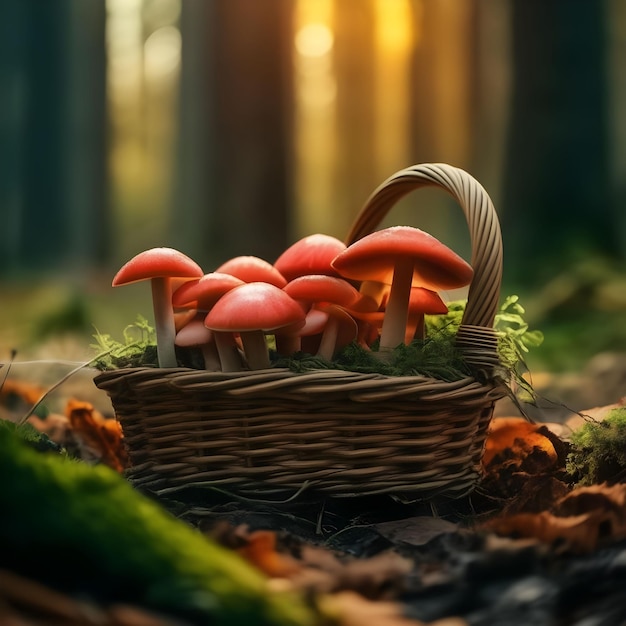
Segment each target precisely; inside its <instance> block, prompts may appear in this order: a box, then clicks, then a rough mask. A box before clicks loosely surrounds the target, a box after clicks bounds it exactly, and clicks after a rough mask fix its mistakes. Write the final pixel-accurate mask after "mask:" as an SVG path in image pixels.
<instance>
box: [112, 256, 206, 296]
mask: <svg viewBox="0 0 626 626" xmlns="http://www.w3.org/2000/svg"><path fill="white" fill-rule="evenodd" d="M202 274H204V272H203V271H202V268H201V267H200V266H199V265H198V264H197V263H196V262H195V261H194V260H192V259H190V258H189V257H188V256H187V255H185V254H183V253H182V252H179V251H178V250H175V249H174V248H150V249H148V250H144V251H143V252H140V253H139V254H137V255H135V256H134V257H133V258H132V259H130V260H129V261H127V262H126V263H125V264H124V265H123V266H122V267H121V268H120V269H119V270H118V272H117V274H116V275H115V276H114V277H113V282H112V286H113V287H118V286H119V285H128V284H130V283H136V282H139V281H141V280H149V279H152V278H161V277H162V278H165V277H170V278H187V277H188V278H197V277H199V276H202Z"/></svg>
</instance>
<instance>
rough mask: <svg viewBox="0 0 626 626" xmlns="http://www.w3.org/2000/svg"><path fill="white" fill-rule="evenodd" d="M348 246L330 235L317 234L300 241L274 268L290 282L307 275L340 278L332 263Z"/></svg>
mask: <svg viewBox="0 0 626 626" xmlns="http://www.w3.org/2000/svg"><path fill="white" fill-rule="evenodd" d="M345 249H346V244H345V243H344V242H343V241H341V240H339V239H337V238H335V237H331V236H330V235H323V234H321V233H316V234H314V235H309V236H308V237H303V238H302V239H299V240H298V241H296V242H295V243H294V244H292V245H291V246H289V248H287V249H286V250H285V251H284V252H283V253H282V254H281V255H280V256H279V257H278V258H277V259H276V261H274V267H275V268H276V269H277V270H278V271H279V272H280V273H281V274H282V275H283V276H284V277H285V278H286V279H287V280H288V281H291V280H293V279H294V278H298V276H305V275H307V274H325V275H326V276H339V274H338V273H337V271H336V270H335V269H334V268H333V267H332V266H331V261H332V260H333V259H334V258H335V257H336V256H337V255H338V254H339V253H340V252H343V251H344V250H345Z"/></svg>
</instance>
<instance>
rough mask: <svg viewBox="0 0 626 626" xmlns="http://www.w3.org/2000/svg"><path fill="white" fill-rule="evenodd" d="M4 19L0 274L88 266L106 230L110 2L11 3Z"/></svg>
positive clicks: (98, 254) (0, 47) (0, 32)
mask: <svg viewBox="0 0 626 626" xmlns="http://www.w3.org/2000/svg"><path fill="white" fill-rule="evenodd" d="M0 23H1V24H2V25H1V26H0V67H1V75H2V85H3V90H5V91H4V93H3V98H2V99H1V100H2V104H1V105H0V106H1V109H0V110H1V112H2V141H1V142H0V145H2V148H1V149H0V202H1V203H2V206H3V221H4V224H5V225H6V229H4V228H3V234H2V244H3V245H2V248H1V250H2V252H1V253H0V254H1V261H0V266H1V270H0V271H2V272H4V273H9V272H11V271H20V270H34V271H46V272H47V271H50V270H61V269H63V270H67V269H68V268H74V269H80V268H85V267H86V266H88V265H90V264H93V263H96V262H98V261H100V260H102V257H103V255H104V253H105V247H106V233H107V229H106V200H105V199H106V194H105V154H104V136H105V102H104V97H105V96H104V94H105V90H104V81H105V73H104V67H105V53H104V26H105V5H104V0H100V1H94V2H89V3H83V2H82V1H81V0H59V1H57V2H54V3H50V2H39V1H37V0H10V1H9V2H5V3H4V5H3V8H2V19H1V20H0Z"/></svg>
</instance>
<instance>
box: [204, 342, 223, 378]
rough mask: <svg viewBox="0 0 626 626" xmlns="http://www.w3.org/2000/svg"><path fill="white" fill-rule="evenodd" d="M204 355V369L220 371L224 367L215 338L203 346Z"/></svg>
mask: <svg viewBox="0 0 626 626" xmlns="http://www.w3.org/2000/svg"><path fill="white" fill-rule="evenodd" d="M201 350H202V357H203V359H204V369H205V370H207V371H209V372H219V371H220V370H221V369H222V362H221V361H220V357H219V353H218V351H217V345H216V343H215V339H214V340H213V341H212V342H211V343H206V344H204V345H203V346H201Z"/></svg>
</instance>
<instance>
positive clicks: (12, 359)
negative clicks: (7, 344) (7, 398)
mask: <svg viewBox="0 0 626 626" xmlns="http://www.w3.org/2000/svg"><path fill="white" fill-rule="evenodd" d="M16 356H17V350H16V349H15V348H13V349H12V350H11V358H10V360H9V362H8V363H2V364H1V365H0V367H4V366H5V365H7V369H6V371H5V372H4V377H3V379H2V383H1V384H0V389H2V388H3V387H4V383H6V381H7V378H8V376H9V372H10V371H11V366H12V365H13V361H15V357H16Z"/></svg>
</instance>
